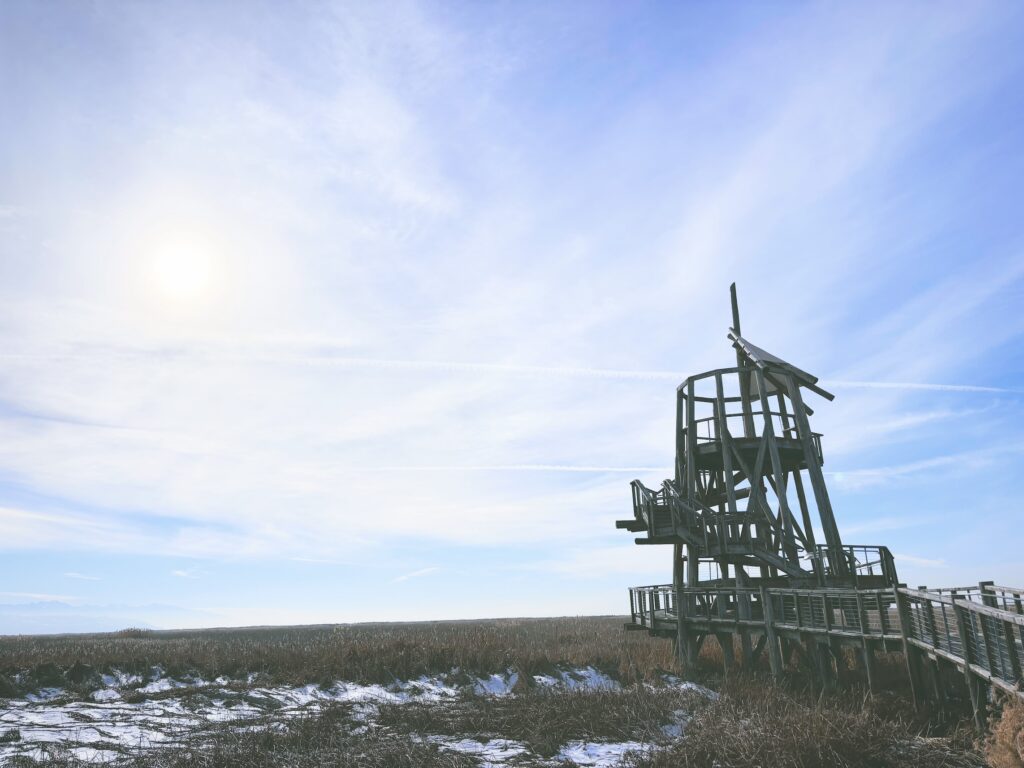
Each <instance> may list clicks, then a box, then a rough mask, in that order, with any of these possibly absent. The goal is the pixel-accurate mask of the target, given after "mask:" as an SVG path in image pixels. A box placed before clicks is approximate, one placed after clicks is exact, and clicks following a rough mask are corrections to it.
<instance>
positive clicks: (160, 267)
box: [151, 242, 214, 304]
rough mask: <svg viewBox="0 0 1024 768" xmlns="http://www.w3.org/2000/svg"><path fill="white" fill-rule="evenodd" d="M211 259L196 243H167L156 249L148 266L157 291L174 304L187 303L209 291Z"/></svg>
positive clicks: (212, 262) (196, 299) (209, 253)
mask: <svg viewBox="0 0 1024 768" xmlns="http://www.w3.org/2000/svg"><path fill="white" fill-rule="evenodd" d="M213 271H214V256H213V254H212V253H211V252H210V249H209V248H207V247H205V246H203V245H202V244H199V243H187V242H178V243H167V244H166V245H163V246H161V247H160V248H158V249H157V250H156V251H155V252H154V254H153V259H152V264H151V276H152V279H153V283H154V285H155V287H156V289H157V290H158V291H159V292H160V293H161V294H162V295H163V296H164V297H165V298H167V299H170V300H172V301H174V302H176V303H183V304H190V303H194V302H197V301H199V300H200V299H202V298H203V297H204V296H205V295H206V294H207V293H208V292H209V290H210V287H211V282H212V278H213Z"/></svg>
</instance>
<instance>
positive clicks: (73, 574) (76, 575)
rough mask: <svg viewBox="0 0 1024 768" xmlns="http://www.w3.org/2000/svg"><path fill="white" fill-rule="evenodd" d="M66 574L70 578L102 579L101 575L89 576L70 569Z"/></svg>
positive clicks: (81, 579) (82, 579)
mask: <svg viewBox="0 0 1024 768" xmlns="http://www.w3.org/2000/svg"><path fill="white" fill-rule="evenodd" d="M64 575H65V576H66V577H67V578H69V579H79V580H80V581H102V579H100V577H99V576H89V575H87V574H84V573H78V572H76V571H68V572H66V573H65V574H64Z"/></svg>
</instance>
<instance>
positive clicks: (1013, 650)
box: [627, 582, 1024, 709]
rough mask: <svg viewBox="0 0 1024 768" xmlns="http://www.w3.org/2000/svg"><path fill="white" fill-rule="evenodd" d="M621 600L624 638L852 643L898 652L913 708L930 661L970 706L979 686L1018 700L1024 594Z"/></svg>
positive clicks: (640, 590) (678, 593) (776, 594)
mask: <svg viewBox="0 0 1024 768" xmlns="http://www.w3.org/2000/svg"><path fill="white" fill-rule="evenodd" d="M629 599H630V614H631V619H630V623H629V624H627V627H629V628H632V629H646V630H648V631H650V632H652V633H653V634H658V635H662V636H669V637H676V636H677V632H684V633H691V634H696V635H701V636H708V635H716V636H722V635H723V634H725V635H732V634H741V635H742V634H746V636H748V637H749V636H750V635H754V636H762V637H764V638H765V641H770V642H775V641H776V640H777V639H778V638H787V637H788V638H794V639H802V640H807V639H811V640H816V641H818V642H827V643H833V642H837V643H839V644H846V645H857V644H858V643H860V644H861V646H862V647H864V648H865V649H867V650H868V651H869V652H870V649H871V648H883V649H889V650H897V649H899V650H902V651H903V652H904V654H905V655H906V657H907V667H908V671H909V674H910V677H911V684H912V686H913V688H914V696H915V699H918V700H920V699H922V698H924V697H926V695H927V692H926V689H927V687H928V683H927V679H928V671H927V670H926V669H923V668H922V662H924V661H929V660H930V661H932V662H935V663H939V662H940V661H941V662H944V663H949V664H952V665H954V666H955V667H956V669H957V670H959V671H960V672H961V673H962V674H963V675H964V680H965V682H966V683H967V686H968V689H969V691H970V692H971V696H972V699H974V698H975V697H976V696H978V697H980V696H981V695H982V693H981V692H980V689H979V685H978V684H979V683H983V684H988V685H993V686H995V687H997V688H999V689H1001V690H1003V691H1005V692H1007V693H1009V694H1012V695H1015V696H1018V697H1020V698H1021V699H1024V673H1022V660H1024V589H1017V588H1013V587H1002V586H996V585H994V584H992V583H991V582H982V583H981V584H979V585H978V586H972V587H965V588H959V589H926V588H923V587H922V588H918V589H910V588H907V587H904V586H900V587H895V588H889V589H842V588H828V589H789V588H764V587H762V588H736V587H731V586H727V587H706V588H696V589H691V588H683V589H679V590H676V589H674V588H673V587H672V585H670V584H657V585H651V586H644V587H634V588H632V589H630V590H629ZM765 641H762V642H765ZM774 667H775V664H774V663H773V668H774ZM773 671H776V670H774V669H773ZM976 709H977V705H976Z"/></svg>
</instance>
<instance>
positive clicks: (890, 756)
mask: <svg viewBox="0 0 1024 768" xmlns="http://www.w3.org/2000/svg"><path fill="white" fill-rule="evenodd" d="M628 762H629V765H631V766H632V768H710V767H711V766H718V768H761V767H763V766H772V768H816V767H817V766H835V767H836V768H889V767H892V768H896V767H897V766H906V767H908V768H976V767H980V766H983V765H984V761H983V760H982V758H981V756H980V755H979V754H978V753H977V752H975V751H973V750H971V749H969V748H965V747H964V745H963V744H961V743H959V742H957V741H954V740H950V739H944V738H922V737H920V736H918V735H917V733H916V732H915V731H913V730H911V729H910V728H909V727H908V726H907V725H905V724H904V723H903V722H901V721H899V720H888V719H884V718H883V717H881V716H880V715H879V714H878V713H876V712H874V711H872V709H871V708H870V707H869V706H864V705H863V702H862V704H861V705H858V704H857V702H856V701H855V700H852V699H849V698H845V699H844V698H842V697H838V698H833V699H827V700H816V699H815V698H814V697H813V696H810V695H808V694H805V693H800V692H794V691H787V690H785V689H784V688H783V687H781V686H775V685H771V684H766V682H764V681H758V680H757V679H756V678H737V679H734V680H732V681H730V682H729V683H728V684H726V685H725V687H724V689H723V691H722V695H721V697H720V698H719V700H718V701H717V702H713V703H711V704H709V705H708V706H706V707H703V708H701V709H699V710H698V711H697V714H696V715H695V716H694V718H693V720H692V721H691V722H690V723H689V725H688V726H687V728H686V732H685V734H684V737H683V738H682V739H681V740H680V741H679V742H677V743H676V744H675V745H674V746H673V747H672V748H670V749H667V750H660V751H658V752H654V753H651V754H649V755H640V756H635V757H633V758H631V759H630V760H629V761H628Z"/></svg>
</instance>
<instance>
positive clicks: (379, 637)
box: [0, 617, 681, 686]
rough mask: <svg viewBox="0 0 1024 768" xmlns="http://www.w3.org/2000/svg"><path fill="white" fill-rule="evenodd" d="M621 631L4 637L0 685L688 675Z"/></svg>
mask: <svg viewBox="0 0 1024 768" xmlns="http://www.w3.org/2000/svg"><path fill="white" fill-rule="evenodd" d="M622 624H623V619H621V618H617V617H587V618H562V619H496V620H491V621H449V622H429V623H428V622H424V623H408V624H353V625H341V626H319V627H282V628H254V629H230V630H201V631H200V630H197V631H176V632H147V633H144V634H141V635H140V634H138V633H135V632H128V633H112V634H96V635H60V636H7V637H0V659H3V662H2V663H3V665H4V668H3V669H0V677H2V675H4V674H6V675H7V678H8V683H10V678H11V677H12V676H13V674H14V673H16V672H20V671H23V670H32V671H33V672H32V678H33V679H43V678H45V679H46V680H47V681H48V682H47V684H48V685H62V684H63V685H65V686H67V685H69V684H70V683H69V681H66V680H61V679H60V678H61V675H62V674H65V673H66V671H67V670H69V669H70V668H71V667H72V666H73V665H75V664H79V665H80V668H81V667H82V666H84V667H88V668H91V669H94V670H107V669H111V668H118V669H122V670H125V671H130V672H134V673H136V674H140V675H143V676H145V675H146V674H148V673H149V671H150V670H151V668H152V667H154V666H159V667H161V668H163V670H164V671H165V672H167V673H169V674H171V675H181V674H186V673H195V674H199V675H201V676H203V677H207V678H211V679H212V678H215V677H218V676H220V675H225V676H227V677H242V676H245V675H247V674H249V673H251V672H255V673H258V674H259V675H260V676H261V677H262V679H263V680H264V681H265V682H274V683H288V684H301V683H309V682H326V681H331V680H338V679H343V680H352V681H355V682H363V683H389V682H392V681H394V680H396V679H397V680H410V679H414V678H416V677H419V676H420V675H432V674H442V673H445V672H448V671H450V670H451V669H452V668H453V667H458V668H459V669H461V670H462V671H464V672H469V673H480V674H490V673H492V672H496V671H500V670H505V669H515V670H517V671H519V672H520V673H522V674H524V675H533V674H540V673H545V672H550V671H551V670H552V669H553V668H554V667H555V666H556V665H569V666H577V667H578V666H586V665H592V666H594V667H597V668H598V669H601V670H603V671H605V672H607V673H609V674H611V675H613V676H614V677H616V678H617V679H619V680H621V681H623V682H632V681H636V680H652V679H655V678H657V677H658V675H659V674H660V673H662V672H673V673H679V672H680V671H681V670H680V669H679V667H678V664H677V662H676V660H675V657H674V655H673V653H672V645H671V643H670V642H669V641H667V640H657V639H652V638H650V637H648V636H646V635H645V634H642V633H636V632H626V631H624V630H623V628H622ZM0 685H3V681H2V679H0Z"/></svg>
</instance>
